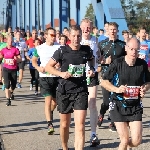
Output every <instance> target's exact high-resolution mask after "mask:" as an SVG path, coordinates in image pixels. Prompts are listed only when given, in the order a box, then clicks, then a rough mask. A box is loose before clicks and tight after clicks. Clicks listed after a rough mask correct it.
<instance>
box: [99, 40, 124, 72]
mask: <svg viewBox="0 0 150 150" xmlns="http://www.w3.org/2000/svg"><path fill="white" fill-rule="evenodd" d="M98 48H99V51H100V53H101V56H103V57H104V58H105V59H106V58H107V57H109V56H111V62H113V61H114V60H115V59H116V58H119V57H121V56H125V55H126V52H125V42H123V41H121V40H118V39H117V40H115V41H114V42H113V41H109V39H106V40H104V41H102V42H99V43H98ZM101 66H102V72H105V71H106V70H107V67H108V66H109V64H101Z"/></svg>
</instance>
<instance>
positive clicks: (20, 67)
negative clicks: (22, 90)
mask: <svg viewBox="0 0 150 150" xmlns="http://www.w3.org/2000/svg"><path fill="white" fill-rule="evenodd" d="M24 67H25V61H22V62H20V63H18V71H19V70H20V69H22V70H24Z"/></svg>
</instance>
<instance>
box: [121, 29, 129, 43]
mask: <svg viewBox="0 0 150 150" xmlns="http://www.w3.org/2000/svg"><path fill="white" fill-rule="evenodd" d="M122 36H123V38H124V42H127V40H128V39H129V32H128V31H127V30H123V31H122Z"/></svg>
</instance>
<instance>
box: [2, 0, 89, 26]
mask: <svg viewBox="0 0 150 150" xmlns="http://www.w3.org/2000/svg"><path fill="white" fill-rule="evenodd" d="M0 1H1V4H0V24H2V23H3V16H2V14H1V12H2V11H3V7H4V8H6V0H0ZM89 3H91V0H86V4H87V6H88V4H89ZM83 6H84V7H83ZM85 12H86V7H85V1H84V0H81V16H80V17H81V19H82V18H84V15H85Z"/></svg>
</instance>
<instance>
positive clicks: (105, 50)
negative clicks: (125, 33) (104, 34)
mask: <svg viewBox="0 0 150 150" xmlns="http://www.w3.org/2000/svg"><path fill="white" fill-rule="evenodd" d="M108 31H109V38H108V39H106V40H104V41H102V42H100V43H98V48H99V50H100V52H101V60H102V61H101V66H102V72H101V73H102V74H103V73H104V72H105V71H106V70H107V68H108V66H109V64H110V63H111V62H113V61H114V60H115V59H116V58H119V57H121V56H124V55H125V54H126V52H125V42H123V41H121V40H119V39H117V33H118V24H117V23H115V22H110V23H109V27H108ZM102 95H103V103H102V104H101V109H100V115H99V118H98V126H99V127H100V126H101V124H102V122H103V118H104V114H105V113H106V111H107V110H108V108H109V98H110V92H109V91H107V90H106V89H104V88H103V87H102ZM109 129H110V131H112V132H115V131H116V127H115V125H114V123H113V122H111V124H110V126H109Z"/></svg>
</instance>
